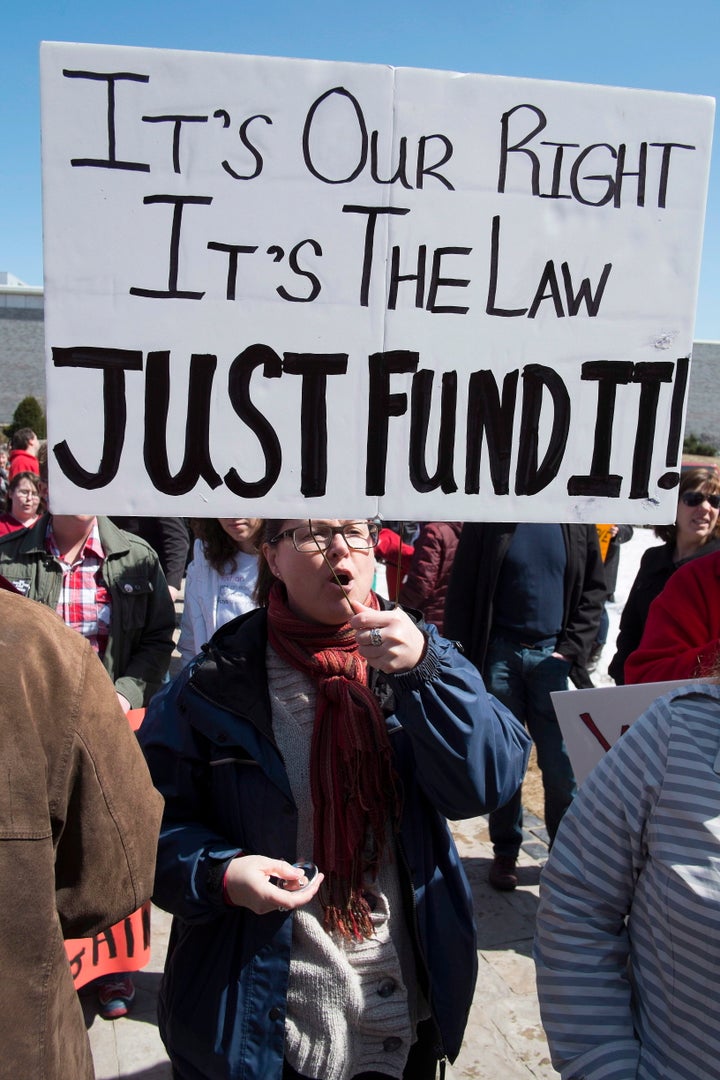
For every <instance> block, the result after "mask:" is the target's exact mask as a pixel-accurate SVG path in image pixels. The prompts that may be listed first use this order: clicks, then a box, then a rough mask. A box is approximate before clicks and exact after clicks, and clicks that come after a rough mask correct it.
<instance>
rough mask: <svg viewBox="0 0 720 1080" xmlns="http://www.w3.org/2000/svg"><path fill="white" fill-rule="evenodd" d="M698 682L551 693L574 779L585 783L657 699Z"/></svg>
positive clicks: (636, 685)
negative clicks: (680, 687) (607, 754)
mask: <svg viewBox="0 0 720 1080" xmlns="http://www.w3.org/2000/svg"><path fill="white" fill-rule="evenodd" d="M701 682H702V680H700V679H678V680H677V681H675V682H657V683H633V684H632V685H631V684H628V685H626V686H595V687H593V688H592V689H587V690H555V691H553V692H552V693H551V694H550V697H551V698H552V703H553V707H554V709H555V715H556V716H557V718H558V723H559V724H560V730H561V731H562V735H563V739H564V740H565V745H566V747H567V752H568V756H569V758H570V763H571V764H572V767H573V772H574V774H575V779H576V781H577V783H578V785H579V784H582V783H584V781H585V779H586V778H587V776H588V775H589V774H590V773H591V772H592V770H593V769H594V768H595V766H596V765H597V764H598V762H600V761H601V760H602V759H603V757H604V756H605V754H606V753H607V752H608V750H609V749H610V747H611V746H614V745H615V743H616V742H617V741H618V739H619V738H620V737H621V735H624V734H625V732H626V731H627V729H628V728H629V727H630V725H631V724H634V723H635V721H636V720H637V719H638V717H639V716H642V714H643V713H644V712H645V710H646V709H648V708H649V707H650V705H652V703H653V701H656V700H657V698H659V697H663V695H664V694H668V693H670V691H671V690H675V689H676V688H677V687H679V686H691V685H692V684H693V683H697V684H698V685H699V684H700V683H701Z"/></svg>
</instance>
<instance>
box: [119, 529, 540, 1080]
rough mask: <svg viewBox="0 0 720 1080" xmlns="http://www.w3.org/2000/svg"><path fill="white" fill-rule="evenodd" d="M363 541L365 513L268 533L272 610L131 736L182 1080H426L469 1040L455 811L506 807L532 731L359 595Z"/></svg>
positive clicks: (367, 562)
mask: <svg viewBox="0 0 720 1080" xmlns="http://www.w3.org/2000/svg"><path fill="white" fill-rule="evenodd" d="M376 540H377V527H376V526H375V524H374V523H372V522H368V521H366V520H355V521H353V520H350V521H345V520H343V521H340V520H325V519H323V520H314V521H303V520H299V519H287V520H284V521H269V522H266V526H265V534H264V542H263V545H262V556H263V558H262V562H261V569H260V577H259V583H258V593H259V600H260V603H261V604H262V607H260V608H259V609H258V610H256V611H253V612H250V613H249V614H247V615H243V616H241V617H240V618H238V619H236V620H234V621H233V622H231V623H228V624H227V625H226V626H224V627H222V628H221V629H220V630H219V631H218V632H217V633H216V634H215V635H214V637H213V639H212V641H211V642H210V644H209V646H208V648H207V650H206V651H205V653H204V655H203V656H201V657H198V658H197V659H196V660H195V661H193V662H192V663H191V664H190V665H189V666H188V667H187V668H186V669H185V670H184V671H183V672H182V673H181V674H180V675H179V676H178V678H177V679H176V680H175V682H174V683H172V684H171V685H170V686H169V687H168V688H167V689H166V690H165V691H163V692H162V694H160V695H159V696H158V697H156V698H155V700H154V702H153V704H152V705H151V707H150V710H149V713H148V717H147V719H146V721H145V724H144V725H143V728H142V729H141V732H140V740H141V743H142V744H143V746H144V749H145V753H146V756H147V760H148V764H149V766H150V770H151V773H152V774H153V778H154V780H155V783H156V785H157V787H158V788H159V790H160V791H161V792H162V794H163V795H164V796H165V819H164V823H163V828H162V833H161V839H160V847H159V853H158V870H157V877H156V888H155V900H156V902H157V903H158V904H160V906H161V907H164V908H165V909H166V910H168V911H171V912H172V913H173V914H174V915H175V921H174V924H173V932H172V937H171V942H170V947H169V951H168V958H167V963H166V968H165V975H164V979H163V985H162V990H161V995H160V1008H159V1014H160V1029H161V1033H162V1036H163V1039H164V1041H165V1044H166V1046H167V1048H168V1052H169V1054H170V1058H171V1060H172V1063H173V1069H174V1075H175V1077H176V1078H177V1080H200V1078H209V1080H216V1078H217V1080H219V1078H223V1080H233V1078H236V1077H241V1076H242V1077H244V1078H252V1080H289V1078H292V1080H294V1078H297V1077H310V1078H322V1080H351V1078H359V1077H363V1078H370V1077H394V1078H400V1077H407V1078H409V1077H412V1078H413V1080H421V1078H425V1077H433V1076H434V1075H435V1071H436V1064H437V1061H438V1059H441V1058H443V1057H448V1058H450V1059H451V1060H452V1059H454V1058H455V1056H456V1055H457V1053H458V1051H459V1049H460V1045H461V1041H462V1035H463V1030H464V1027H465V1023H466V1020H467V1014H468V1010H469V1007H470V1003H471V999H472V995H473V988H474V983H475V976H476V962H475V955H476V950H475V938H474V927H473V917H472V900H471V896H470V892H469V888H468V884H467V881H466V879H465V875H464V873H463V870H462V866H461V864H460V860H459V858H458V855H457V852H456V850H455V847H454V844H453V841H452V838H451V836H450V833H449V830H448V827H447V823H446V820H445V817H451V818H464V817H473V816H475V815H477V814H481V813H484V812H486V811H487V810H488V809H490V808H491V807H494V806H497V805H499V804H500V803H502V802H503V801H504V800H506V799H508V798H509V797H510V795H511V794H512V793H513V791H514V790H515V789H516V787H517V786H518V784H519V783H520V781H521V779H522V776H523V773H524V768H525V764H526V758H527V752H528V740H527V737H526V735H525V733H524V732H523V730H522V729H521V727H520V725H519V724H518V723H517V721H516V720H515V719H514V717H513V716H512V715H511V714H510V713H509V712H508V711H507V710H506V709H505V708H504V707H503V706H502V705H500V704H499V702H497V701H496V700H494V699H493V698H491V697H490V696H489V695H488V694H487V693H486V691H485V688H484V686H483V683H482V680H481V678H480V676H479V674H478V672H477V670H476V669H475V668H474V667H473V666H472V665H471V664H470V663H468V662H467V661H466V660H465V659H464V658H463V657H462V656H461V655H460V654H459V653H458V651H457V650H456V648H455V646H454V645H453V644H452V643H451V642H449V641H446V640H444V639H443V638H441V637H439V636H438V634H437V632H436V630H435V628H434V627H432V626H426V625H424V624H422V623H416V622H414V621H413V620H412V619H410V618H409V616H408V615H406V614H405V613H404V612H403V611H402V610H401V609H399V608H393V607H391V606H390V605H389V604H387V603H386V602H384V601H383V600H381V599H380V598H379V597H377V596H376V595H375V594H374V593H373V592H372V591H371V584H372V580H373V574H374V570H375V558H374V545H375V542H376Z"/></svg>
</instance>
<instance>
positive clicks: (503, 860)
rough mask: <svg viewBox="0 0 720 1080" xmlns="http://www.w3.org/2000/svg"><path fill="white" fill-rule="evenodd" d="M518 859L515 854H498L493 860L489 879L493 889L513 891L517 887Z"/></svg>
mask: <svg viewBox="0 0 720 1080" xmlns="http://www.w3.org/2000/svg"><path fill="white" fill-rule="evenodd" d="M516 865H517V859H516V858H515V857H514V856H513V855H496V856H495V858H494V859H493V861H492V866H491V867H490V872H489V873H488V881H489V882H490V884H491V885H492V887H493V889H498V890H499V891H500V892H512V890H513V889H516V888H517V883H518V876H517V871H516Z"/></svg>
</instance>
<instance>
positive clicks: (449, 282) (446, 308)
mask: <svg viewBox="0 0 720 1080" xmlns="http://www.w3.org/2000/svg"><path fill="white" fill-rule="evenodd" d="M471 251H472V248H466V247H442V248H436V249H435V251H434V252H433V262H432V272H431V274H430V288H429V289H428V298H427V309H428V311H432V312H435V313H438V312H442V313H444V314H447V315H467V312H468V308H467V307H462V306H459V305H453V304H438V303H437V294H438V289H441V288H446V289H466V288H467V287H468V285H469V284H470V280H469V279H468V278H444V277H441V276H440V269H441V265H442V260H443V257H444V256H445V255H469V254H470V252H471Z"/></svg>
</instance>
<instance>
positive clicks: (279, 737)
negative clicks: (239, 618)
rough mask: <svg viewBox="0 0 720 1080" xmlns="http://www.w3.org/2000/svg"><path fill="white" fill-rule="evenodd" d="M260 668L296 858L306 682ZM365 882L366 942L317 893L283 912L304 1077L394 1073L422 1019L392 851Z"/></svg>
mask: <svg viewBox="0 0 720 1080" xmlns="http://www.w3.org/2000/svg"><path fill="white" fill-rule="evenodd" d="M267 670H268V680H269V686H270V702H271V706H272V723H273V733H274V736H275V740H276V742H277V745H278V747H279V749H280V753H281V754H282V756H283V759H284V762H285V768H286V770H287V774H288V779H289V782H290V787H291V790H292V793H293V797H294V799H295V803H296V806H297V809H298V838H297V839H298V843H297V851H298V858H299V860H305V859H308V860H312V858H313V807H312V800H311V796H310V742H311V738H312V730H313V722H314V717H315V697H316V693H315V685H314V683H313V682H312V680H311V679H310V678H308V677H307V676H306V675H304V674H303V673H302V672H299V671H296V670H295V669H294V668H292V667H289V666H288V665H287V664H285V663H284V661H282V660H280V658H279V657H278V656H277V654H276V653H275V652H274V651H273V650H272V649H271V648H270V647H269V646H268V649H267ZM320 869H322V867H320ZM366 887H367V888H368V890H369V891H370V892H371V893H372V894H373V897H374V898H375V903H374V911H373V916H372V918H373V925H374V930H375V933H374V934H373V937H372V938H371V939H370V940H369V941H365V940H363V941H362V942H359V943H357V942H354V941H350V942H348V941H345V940H344V939H343V938H341V937H340V936H339V935H337V934H328V933H327V932H326V931H325V930H324V928H323V922H322V917H323V913H322V908H321V906H320V902H319V900H318V899H317V897H315V898H314V899H313V900H311V901H310V903H309V904H307V905H306V906H304V907H302V908H299V909H298V910H297V911H296V912H295V915H294V917H293V951H292V959H291V961H290V981H289V986H288V1009H287V1020H286V1024H285V1040H286V1041H285V1057H286V1058H287V1060H288V1061H289V1062H290V1064H291V1065H292V1067H293V1068H294V1069H295V1070H296V1071H297V1072H299V1073H301V1074H302V1075H304V1076H311V1077H322V1080H348V1078H350V1077H352V1076H355V1074H356V1073H361V1072H383V1073H386V1074H387V1075H388V1076H392V1077H401V1076H402V1073H403V1069H404V1067H405V1064H406V1062H407V1056H408V1053H409V1050H410V1046H411V1044H412V1042H413V1041H414V1039H415V1028H416V1025H417V1021H418V1020H419V1019H424V1018H425V1017H426V1016H428V1015H429V1010H428V1008H427V1005H426V1004H425V1003H424V1002H423V1001H421V1000H420V998H421V995H420V991H419V989H418V984H417V977H416V972H415V963H414V958H413V950H412V944H411V939H410V934H409V931H408V928H407V926H406V925H405V919H404V915H403V908H402V901H401V896H400V884H399V880H398V873H397V862H396V857H395V853H394V849H393V848H392V847H391V848H389V850H388V853H387V855H386V858H385V859H384V861H383V864H382V866H381V868H380V872H379V874H378V877H377V880H375V881H370V882H367V883H366Z"/></svg>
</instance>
